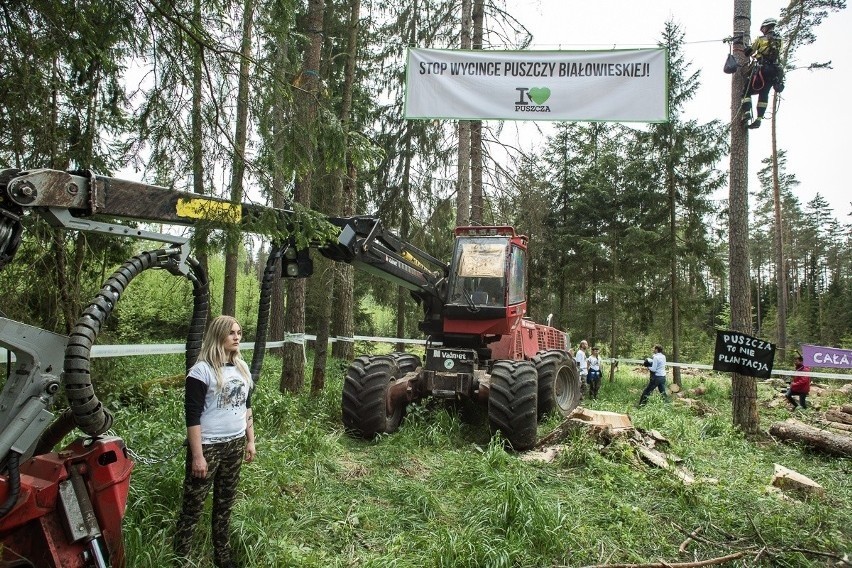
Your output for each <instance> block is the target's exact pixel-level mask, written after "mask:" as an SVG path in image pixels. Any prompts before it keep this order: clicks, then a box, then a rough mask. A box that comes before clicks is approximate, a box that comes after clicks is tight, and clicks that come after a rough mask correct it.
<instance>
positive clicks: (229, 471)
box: [174, 437, 246, 566]
mask: <svg viewBox="0 0 852 568" xmlns="http://www.w3.org/2000/svg"><path fill="white" fill-rule="evenodd" d="M245 447H246V439H245V437H241V438H237V439H236V440H231V441H230V442H224V443H221V444H205V445H203V446H202V451H203V453H204V459H205V460H207V477H205V478H203V479H202V478H200V477H193V475H192V453H191V451H190V450H187V452H186V471H185V476H184V480H183V506H182V507H181V511H180V515H179V516H178V522H177V531H176V532H175V540H174V552H175V556H177V557H179V558H185V557H186V556H187V555H188V554H189V549H190V545H191V543H192V535H193V533H194V532H195V526H196V525H197V524H198V519H199V518H200V517H201V513H202V511H203V510H204V501H205V500H206V499H207V494H208V493H209V492H210V486H211V485H212V486H213V511H212V513H213V514H212V519H211V525H212V526H211V537H212V541H213V560H214V563H215V564H216V566H229V565H231V562H232V560H231V545H230V526H231V508H232V507H233V505H234V502H235V501H236V500H237V485H238V484H239V481H240V468H241V467H242V464H243V458H244V455H245Z"/></svg>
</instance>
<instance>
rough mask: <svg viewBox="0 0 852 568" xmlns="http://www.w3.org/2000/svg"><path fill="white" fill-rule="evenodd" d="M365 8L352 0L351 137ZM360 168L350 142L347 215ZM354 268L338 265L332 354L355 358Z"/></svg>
mask: <svg viewBox="0 0 852 568" xmlns="http://www.w3.org/2000/svg"><path fill="white" fill-rule="evenodd" d="M360 12H361V1H360V0H352V1H351V4H350V6H349V26H348V30H349V36H348V38H347V49H346V52H347V59H346V68H345V70H344V79H343V93H342V103H341V111H340V118H341V122H342V123H343V131H344V136H346V139H347V141H348V140H349V131H350V128H351V123H352V116H351V115H352V93H353V90H354V84H355V67H356V63H357V59H356V58H357V54H358V23H359V20H360V18H359V16H360ZM357 175H358V172H357V170H356V169H355V164H354V162H353V161H352V156H351V154H350V152H349V144H348V142H347V144H346V164H345V170H344V171H341V172H340V174H339V176H340V179H339V180H338V183H340V184H341V186H340V188H341V194H340V196H339V197H338V202H339V203H340V204H341V210H340V213H341V215H343V216H344V217H348V216H351V215H354V214H355V196H356V185H355V180H356V178H357ZM354 270H355V269H354V268H353V267H352V266H350V265H348V264H343V263H336V264H335V265H334V305H335V307H336V309H335V310H334V312H333V313H332V322H331V333H333V334H334V335H335V336H337V337H338V338H345V339H342V340H341V339H338V340H337V341H336V342H334V343H333V344H332V348H331V354H332V356H334V357H337V358H338V359H343V360H344V361H351V360H352V359H354V358H355V345H354V343H353V341H349V340H348V339H349V338H351V337H353V336H354V335H355V322H354V285H355V278H354Z"/></svg>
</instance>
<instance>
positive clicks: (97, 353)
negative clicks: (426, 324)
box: [0, 333, 426, 364]
mask: <svg viewBox="0 0 852 568" xmlns="http://www.w3.org/2000/svg"><path fill="white" fill-rule="evenodd" d="M316 339H317V336H316V335H308V334H305V333H285V334H284V340H282V341H267V342H266V348H267V349H275V348H278V347H283V346H284V344H285V343H297V344H299V345H305V343H306V342H308V341H316ZM328 340H329V342H332V343H333V342H335V341H349V342H350V343H351V342H355V341H371V342H374V343H406V344H410V345H425V344H426V340H425V339H398V338H396V337H376V336H369V335H356V336H354V337H330V338H329V339H328ZM253 349H254V343H243V344H242V345H240V351H251V350H253ZM185 351H186V344H184V343H143V344H138V345H93V346H92V357H104V358H106V357H131V356H134V355H168V354H171V353H184V352H185ZM7 356H8V352H7V351H6V349H3V348H0V364H4V363H5V362H6V360H7V359H6V358H7ZM14 360H15V355H14V353H13V354H12V361H14Z"/></svg>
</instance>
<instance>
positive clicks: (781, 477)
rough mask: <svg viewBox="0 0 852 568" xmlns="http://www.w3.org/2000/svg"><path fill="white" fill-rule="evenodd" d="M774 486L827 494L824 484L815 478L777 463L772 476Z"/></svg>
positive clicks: (806, 492)
mask: <svg viewBox="0 0 852 568" xmlns="http://www.w3.org/2000/svg"><path fill="white" fill-rule="evenodd" d="M772 486H773V487H777V488H778V489H782V490H784V491H796V492H798V493H805V494H808V495H818V496H823V495H825V489H823V487H822V485H820V484H819V483H817V482H816V481H814V480H813V479H811V478H809V477H806V476H804V475H802V474H801V473H799V472H797V471H793V470H792V469H790V468H786V467H784V466H783V465H780V464H777V463H776V464H775V473H774V475H773V476H772Z"/></svg>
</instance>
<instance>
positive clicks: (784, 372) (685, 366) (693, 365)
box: [601, 359, 852, 381]
mask: <svg viewBox="0 0 852 568" xmlns="http://www.w3.org/2000/svg"><path fill="white" fill-rule="evenodd" d="M601 361H604V362H608V363H612V362H613V361H618V362H619V363H631V364H634V363H635V364H636V365H641V364H642V362H643V361H644V359H601ZM666 367H681V368H683V369H704V370H706V371H712V370H713V365H702V364H701V363H672V362H670V361H666ZM772 374H773V375H781V376H788V377H792V376H793V375H803V376H806V377H813V378H816V379H840V380H842V381H852V375H841V374H839V373H818V372H814V371H808V372H807V373H802V372H799V371H788V370H785V369H773V370H772Z"/></svg>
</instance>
